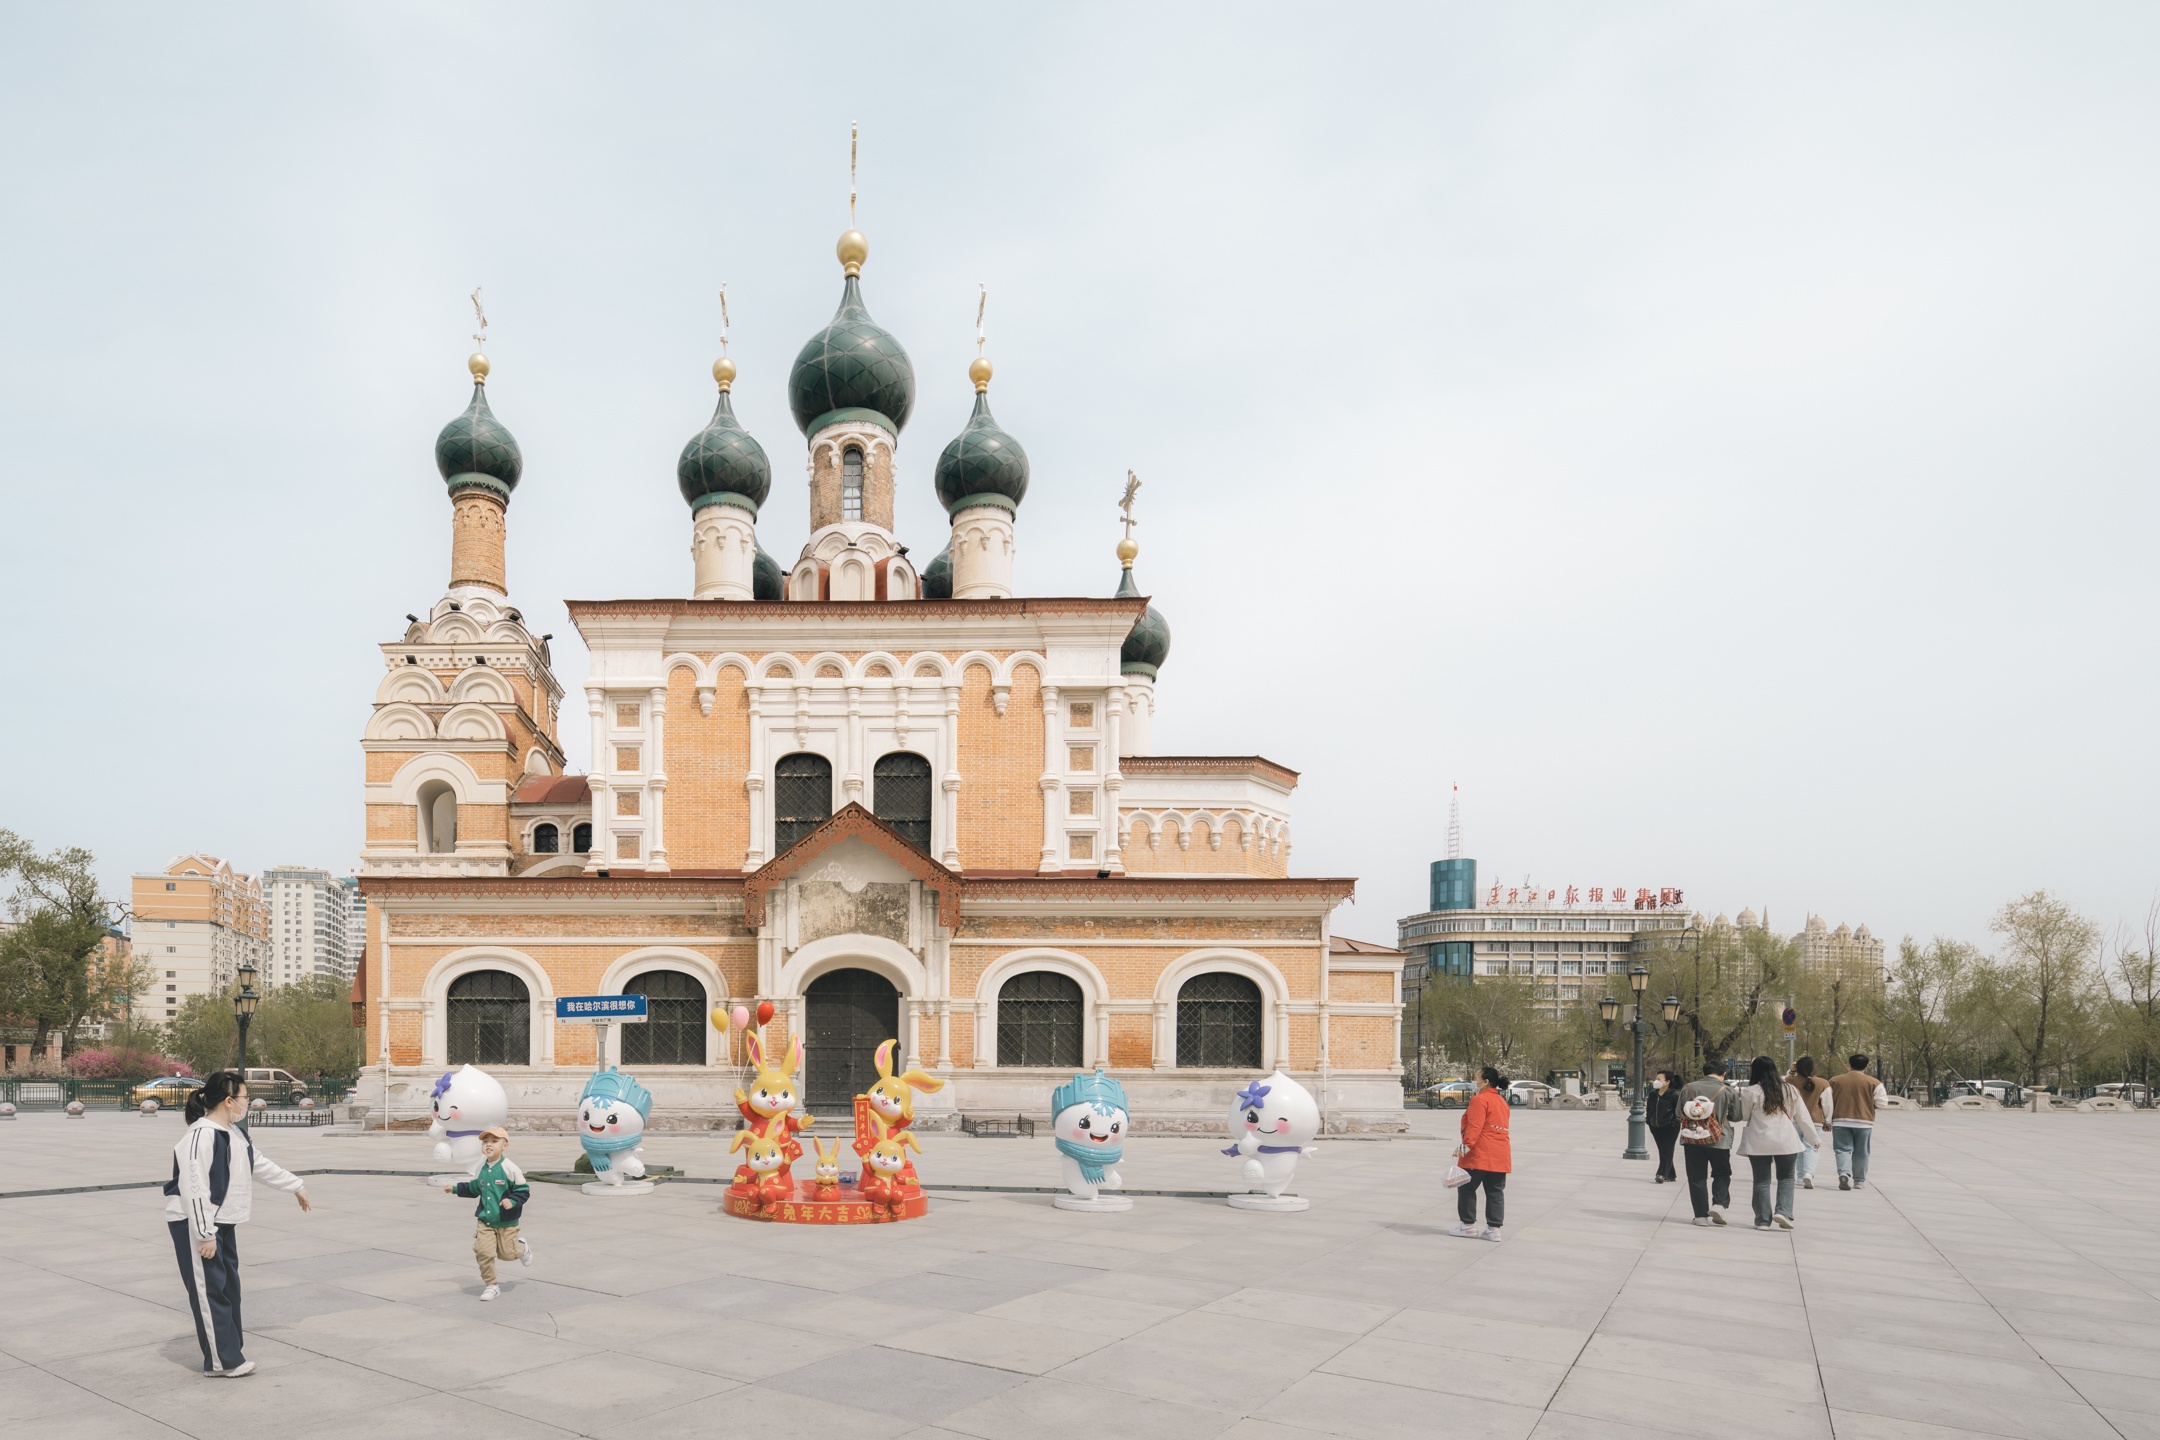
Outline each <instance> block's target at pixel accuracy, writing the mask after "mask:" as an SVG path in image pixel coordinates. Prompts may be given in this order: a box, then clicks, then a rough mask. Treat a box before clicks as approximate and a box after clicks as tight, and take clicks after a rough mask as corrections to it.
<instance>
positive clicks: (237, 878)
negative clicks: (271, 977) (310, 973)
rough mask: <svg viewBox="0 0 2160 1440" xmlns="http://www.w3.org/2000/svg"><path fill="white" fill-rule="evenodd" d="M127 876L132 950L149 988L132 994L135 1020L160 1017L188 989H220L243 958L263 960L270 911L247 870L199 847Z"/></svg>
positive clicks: (168, 1015) (262, 965)
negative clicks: (162, 865)
mask: <svg viewBox="0 0 2160 1440" xmlns="http://www.w3.org/2000/svg"><path fill="white" fill-rule="evenodd" d="M133 882H134V883H133V900H132V903H131V908H132V909H133V911H134V915H135V923H134V935H133V943H134V949H135V958H136V959H137V960H138V961H141V962H144V963H146V964H148V965H149V966H150V969H151V976H150V984H149V988H148V989H146V990H144V991H143V993H142V994H140V995H138V996H136V997H135V1019H136V1020H137V1021H138V1022H140V1023H144V1024H159V1023H162V1022H164V1021H166V1020H170V1019H172V1018H174V1017H175V1016H177V1015H178V1014H179V1013H180V1008H179V1007H180V1002H181V1001H182V1000H183V999H185V998H186V997H188V996H190V995H213V994H216V993H218V992H219V991H221V990H223V989H224V988H225V987H226V986H228V985H230V984H231V983H232V981H233V977H234V976H235V975H236V974H238V972H239V969H240V966H241V963H242V962H243V961H245V962H248V963H251V964H253V965H254V966H255V967H256V969H258V970H263V969H266V968H267V966H268V964H269V959H270V943H269V933H270V932H269V916H268V912H267V910H266V909H265V907H264V905H263V892H262V884H261V882H260V881H258V880H256V879H255V878H254V877H253V876H251V875H243V874H241V873H239V872H238V871H236V870H234V869H233V868H232V866H231V865H230V864H228V863H227V862H225V861H223V860H220V859H219V858H218V857H217V856H215V855H206V854H202V853H199V852H198V853H196V854H192V855H181V856H178V857H176V858H174V859H173V860H172V861H171V862H170V863H168V864H167V865H166V866H165V868H164V869H162V870H152V871H145V872H143V873H140V874H137V875H135V876H134V877H133Z"/></svg>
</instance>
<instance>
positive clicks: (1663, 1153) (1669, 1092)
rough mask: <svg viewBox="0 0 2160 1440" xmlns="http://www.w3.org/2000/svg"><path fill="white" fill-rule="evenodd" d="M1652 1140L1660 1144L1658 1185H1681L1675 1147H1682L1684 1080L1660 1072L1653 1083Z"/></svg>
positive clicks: (1671, 1074) (1651, 1086) (1668, 1072)
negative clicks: (1682, 1092)
mask: <svg viewBox="0 0 2160 1440" xmlns="http://www.w3.org/2000/svg"><path fill="white" fill-rule="evenodd" d="M1649 1112H1650V1113H1649V1117H1648V1118H1649V1121H1650V1138H1651V1139H1653V1140H1655V1141H1657V1183H1658V1184H1660V1185H1663V1184H1664V1183H1665V1182H1667V1181H1668V1180H1670V1181H1673V1182H1675V1183H1677V1182H1678V1181H1679V1179H1680V1173H1679V1172H1678V1171H1677V1170H1675V1169H1673V1147H1674V1146H1676V1145H1678V1144H1679V1143H1680V1077H1679V1076H1678V1075H1676V1074H1674V1073H1673V1072H1672V1071H1670V1070H1660V1071H1658V1072H1657V1074H1656V1075H1654V1076H1652V1077H1651V1079H1650V1106H1649Z"/></svg>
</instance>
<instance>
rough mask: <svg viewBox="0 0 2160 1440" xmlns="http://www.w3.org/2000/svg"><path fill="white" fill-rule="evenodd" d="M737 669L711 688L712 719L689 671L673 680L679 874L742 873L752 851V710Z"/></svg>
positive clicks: (670, 756) (672, 832)
mask: <svg viewBox="0 0 2160 1440" xmlns="http://www.w3.org/2000/svg"><path fill="white" fill-rule="evenodd" d="M743 686H744V676H743V673H742V671H740V670H738V669H736V668H735V667H734V666H733V665H728V666H725V667H723V668H722V669H721V671H720V674H719V676H718V677H717V679H716V681H715V683H714V686H713V706H712V714H711V716H710V717H707V716H705V715H701V714H699V713H698V703H697V682H696V680H695V678H694V677H693V676H692V675H691V674H690V672H689V671H688V670H684V669H681V668H677V669H676V670H675V671H674V672H673V673H672V674H670V675H669V676H668V700H667V776H668V788H667V810H666V822H667V847H668V864H669V865H670V866H672V867H674V868H675V869H678V870H739V869H741V868H742V863H743V855H744V853H745V852H746V851H747V850H748V849H749V847H750V809H749V792H748V791H747V790H745V789H744V787H743V776H744V775H745V774H747V773H748V772H749V769H750V712H749V703H748V701H747V699H746V698H745V696H744V693H743Z"/></svg>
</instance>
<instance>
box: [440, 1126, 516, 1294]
mask: <svg viewBox="0 0 2160 1440" xmlns="http://www.w3.org/2000/svg"><path fill="white" fill-rule="evenodd" d="M509 1151H510V1132H509V1131H507V1130H505V1129H503V1128H502V1126H500V1125H490V1126H488V1128H487V1129H485V1130H482V1131H481V1132H480V1157H481V1159H480V1173H479V1174H478V1175H475V1176H473V1178H472V1179H470V1180H460V1181H459V1182H458V1183H457V1184H455V1185H445V1186H443V1194H445V1195H462V1196H464V1197H465V1198H466V1199H467V1200H478V1201H479V1202H480V1203H479V1205H478V1206H476V1207H475V1208H474V1210H473V1218H474V1219H475V1220H477V1221H479V1222H480V1223H479V1224H477V1225H475V1226H474V1227H473V1244H472V1249H473V1259H475V1260H477V1261H479V1262H480V1284H481V1285H482V1286H483V1287H484V1288H483V1289H482V1290H481V1291H480V1298H481V1299H482V1300H493V1299H494V1298H495V1297H496V1296H498V1295H500V1294H502V1291H501V1290H499V1289H497V1288H496V1286H495V1262H496V1260H498V1259H502V1260H515V1261H517V1262H518V1263H519V1264H521V1265H530V1264H532V1246H531V1245H530V1244H529V1243H527V1242H526V1241H525V1240H524V1239H523V1238H522V1237H521V1236H519V1234H518V1225H519V1224H520V1223H521V1222H522V1221H523V1220H524V1218H525V1202H526V1201H528V1200H530V1199H532V1187H531V1186H530V1185H527V1184H526V1183H525V1172H524V1171H523V1170H520V1169H518V1167H517V1166H516V1165H514V1164H513V1163H511V1161H510V1160H509V1158H508V1156H509Z"/></svg>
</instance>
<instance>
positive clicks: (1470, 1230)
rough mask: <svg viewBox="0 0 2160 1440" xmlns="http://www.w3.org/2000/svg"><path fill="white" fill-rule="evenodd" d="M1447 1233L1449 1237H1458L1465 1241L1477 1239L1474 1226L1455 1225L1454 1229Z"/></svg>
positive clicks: (1476, 1229)
mask: <svg viewBox="0 0 2160 1440" xmlns="http://www.w3.org/2000/svg"><path fill="white" fill-rule="evenodd" d="M1447 1233H1448V1234H1450V1235H1460V1236H1461V1237H1462V1238H1463V1239H1465V1240H1475V1239H1477V1238H1478V1228H1477V1226H1475V1225H1457V1226H1456V1227H1455V1228H1454V1229H1452V1230H1450V1231H1448V1232H1447Z"/></svg>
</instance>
